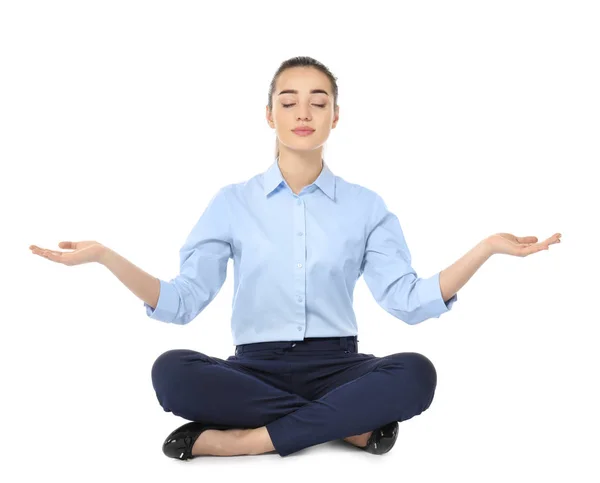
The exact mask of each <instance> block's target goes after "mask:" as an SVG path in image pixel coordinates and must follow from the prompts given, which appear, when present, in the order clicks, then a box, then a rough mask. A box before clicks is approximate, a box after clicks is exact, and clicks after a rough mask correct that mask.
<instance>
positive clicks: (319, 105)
mask: <svg viewBox="0 0 600 483" xmlns="http://www.w3.org/2000/svg"><path fill="white" fill-rule="evenodd" d="M294 104H295V103H294ZM294 104H282V106H283V107H290V106H293V105H294ZM313 106H318V107H321V108H323V107H325V104H313Z"/></svg>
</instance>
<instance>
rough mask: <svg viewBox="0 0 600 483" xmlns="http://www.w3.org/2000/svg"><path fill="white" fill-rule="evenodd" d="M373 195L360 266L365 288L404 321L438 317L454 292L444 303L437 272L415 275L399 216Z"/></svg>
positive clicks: (418, 320)
mask: <svg viewBox="0 0 600 483" xmlns="http://www.w3.org/2000/svg"><path fill="white" fill-rule="evenodd" d="M374 198H375V200H374V203H373V208H372V211H371V216H370V217H369V220H368V224H367V239H366V244H365V253H364V258H363V262H362V265H361V274H363V275H364V278H365V283H366V284H367V287H368V288H369V290H370V291H371V293H372V294H373V297H374V298H375V301H376V302H377V303H378V304H379V305H380V306H381V307H382V308H383V309H385V310H386V311H387V312H389V313H390V314H392V315H393V316H394V317H396V318H398V319H400V320H402V321H404V322H406V323H407V324H410V325H414V324H418V323H420V322H423V321H425V320H427V319H429V318H432V317H435V318H438V317H439V316H440V315H442V314H443V313H445V312H448V311H449V310H450V309H451V308H452V305H453V304H454V302H455V301H456V300H457V299H458V296H457V294H454V295H453V296H452V297H451V298H450V299H448V301H447V302H444V300H443V298H442V292H441V289H440V274H439V272H438V273H436V274H435V275H433V276H431V277H429V278H425V279H423V278H420V277H418V276H417V273H416V272H415V270H414V269H413V267H412V266H411V263H412V260H411V255H410V250H409V249H408V246H407V244H406V240H405V238H404V233H403V231H402V228H401V226H400V222H399V220H398V217H397V216H396V215H395V214H393V213H391V212H390V211H389V210H388V208H387V206H386V204H385V202H384V200H383V199H382V198H381V196H379V195H377V194H374Z"/></svg>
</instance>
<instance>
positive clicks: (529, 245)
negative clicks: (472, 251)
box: [486, 233, 562, 257]
mask: <svg viewBox="0 0 600 483" xmlns="http://www.w3.org/2000/svg"><path fill="white" fill-rule="evenodd" d="M561 236H562V235H561V234H560V233H555V234H554V235H552V236H551V237H550V238H547V239H546V240H544V241H543V242H539V243H537V241H538V239H537V237H535V236H523V237H518V236H515V235H511V234H510V233H496V234H495V235H492V236H490V237H488V238H487V239H486V242H487V243H488V245H489V246H490V248H491V249H492V253H504V254H506V255H515V256H518V257H526V256H527V255H531V254H532V253H535V252H539V251H541V250H548V247H549V246H550V245H553V244H554V243H560V237H561Z"/></svg>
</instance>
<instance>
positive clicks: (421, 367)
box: [388, 352, 437, 392]
mask: <svg viewBox="0 0 600 483" xmlns="http://www.w3.org/2000/svg"><path fill="white" fill-rule="evenodd" d="M388 357H389V358H390V359H391V360H393V361H395V362H396V361H397V362H399V363H401V365H402V367H403V368H404V369H405V370H408V371H410V373H411V374H413V375H414V379H415V381H418V384H419V385H420V386H421V385H423V386H426V387H425V389H427V390H429V391H432V392H433V391H434V390H435V388H436V386H437V371H436V369H435V366H434V365H433V362H431V360H430V359H429V358H427V357H426V356H424V355H423V354H420V353H418V352H400V353H398V354H392V355H390V356H388Z"/></svg>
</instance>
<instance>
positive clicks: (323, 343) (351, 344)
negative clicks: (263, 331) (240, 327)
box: [235, 335, 358, 355]
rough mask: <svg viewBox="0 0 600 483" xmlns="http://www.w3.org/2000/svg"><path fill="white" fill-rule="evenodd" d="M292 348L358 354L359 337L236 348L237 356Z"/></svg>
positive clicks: (306, 339) (312, 339) (242, 345)
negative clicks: (338, 350)
mask: <svg viewBox="0 0 600 483" xmlns="http://www.w3.org/2000/svg"><path fill="white" fill-rule="evenodd" d="M292 347H298V349H299V350H303V351H304V350H315V351H327V350H336V349H340V350H344V351H345V352H357V349H358V337H357V336H356V335H349V336H345V337H307V338H305V339H303V340H290V341H273V342H255V343H252V344H240V345H237V346H235V355H240V354H243V353H245V352H254V351H260V350H277V349H291V348H292Z"/></svg>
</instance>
